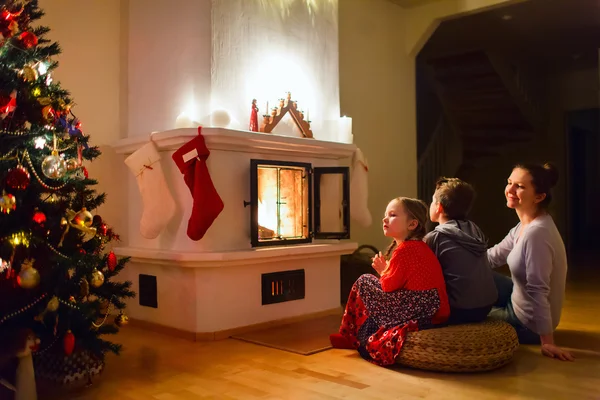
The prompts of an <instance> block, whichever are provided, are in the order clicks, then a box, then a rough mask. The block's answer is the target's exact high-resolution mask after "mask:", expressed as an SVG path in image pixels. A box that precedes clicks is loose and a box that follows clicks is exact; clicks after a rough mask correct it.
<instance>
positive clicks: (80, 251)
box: [79, 249, 87, 254]
mask: <svg viewBox="0 0 600 400" xmlns="http://www.w3.org/2000/svg"><path fill="white" fill-rule="evenodd" d="M79 254H87V251H85V250H84V249H79Z"/></svg>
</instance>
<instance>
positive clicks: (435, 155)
mask: <svg viewBox="0 0 600 400" xmlns="http://www.w3.org/2000/svg"><path fill="white" fill-rule="evenodd" d="M461 163H462V142H461V140H460V138H459V137H458V135H457V134H456V133H455V132H454V130H453V129H451V128H450V127H449V125H448V124H447V122H446V119H445V117H444V115H443V114H442V115H441V116H440V119H439V121H438V123H437V125H436V128H435V131H434V133H433V135H431V139H430V140H429V143H428V144H427V147H426V148H425V151H423V154H422V155H421V157H420V158H419V161H418V166H417V184H418V189H417V191H418V196H419V199H421V200H424V201H425V202H427V203H430V202H431V197H432V196H433V193H434V192H435V182H436V181H437V179H438V178H439V177H440V176H444V175H446V176H453V175H454V174H455V173H456V171H457V170H458V167H459V166H460V164H461Z"/></svg>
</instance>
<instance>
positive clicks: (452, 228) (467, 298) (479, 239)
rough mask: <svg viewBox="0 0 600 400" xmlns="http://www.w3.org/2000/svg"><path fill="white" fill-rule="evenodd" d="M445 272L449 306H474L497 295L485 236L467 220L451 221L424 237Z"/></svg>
mask: <svg viewBox="0 0 600 400" xmlns="http://www.w3.org/2000/svg"><path fill="white" fill-rule="evenodd" d="M425 242H426V243H427V244H428V245H429V247H430V248H431V250H433V252H434V253H435V255H436V256H437V258H438V260H439V261H440V264H441V265H442V271H443V273H444V279H445V280H446V290H447V291H448V300H449V302H450V307H452V308H460V309H473V308H480V307H487V306H490V305H492V304H494V303H495V302H496V300H497V298H498V292H497V290H496V285H495V284H494V278H493V276H492V270H491V269H490V265H489V263H488V257H487V239H486V237H485V235H484V234H483V232H482V231H481V229H479V227H478V226H477V225H475V224H474V223H473V222H471V221H468V220H461V221H459V220H450V221H448V222H446V223H445V224H440V225H438V226H437V227H436V228H435V229H434V230H433V231H432V232H430V233H429V234H427V236H425Z"/></svg>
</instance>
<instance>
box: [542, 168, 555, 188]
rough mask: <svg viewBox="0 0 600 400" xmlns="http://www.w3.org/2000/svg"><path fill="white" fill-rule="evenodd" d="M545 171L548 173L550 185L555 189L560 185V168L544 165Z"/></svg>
mask: <svg viewBox="0 0 600 400" xmlns="http://www.w3.org/2000/svg"><path fill="white" fill-rule="evenodd" d="M544 170H545V171H546V176H547V179H548V183H549V184H550V187H551V188H553V187H554V186H556V184H557V183H558V168H556V166H555V165H554V164H551V163H546V164H544Z"/></svg>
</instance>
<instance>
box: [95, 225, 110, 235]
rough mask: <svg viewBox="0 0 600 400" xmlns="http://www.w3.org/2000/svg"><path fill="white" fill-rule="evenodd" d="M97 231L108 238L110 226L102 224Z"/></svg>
mask: <svg viewBox="0 0 600 400" xmlns="http://www.w3.org/2000/svg"><path fill="white" fill-rule="evenodd" d="M96 231H97V232H98V233H99V234H101V235H102V236H106V235H107V234H108V225H106V224H105V223H101V224H100V226H99V227H98V229H97V230H96Z"/></svg>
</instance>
